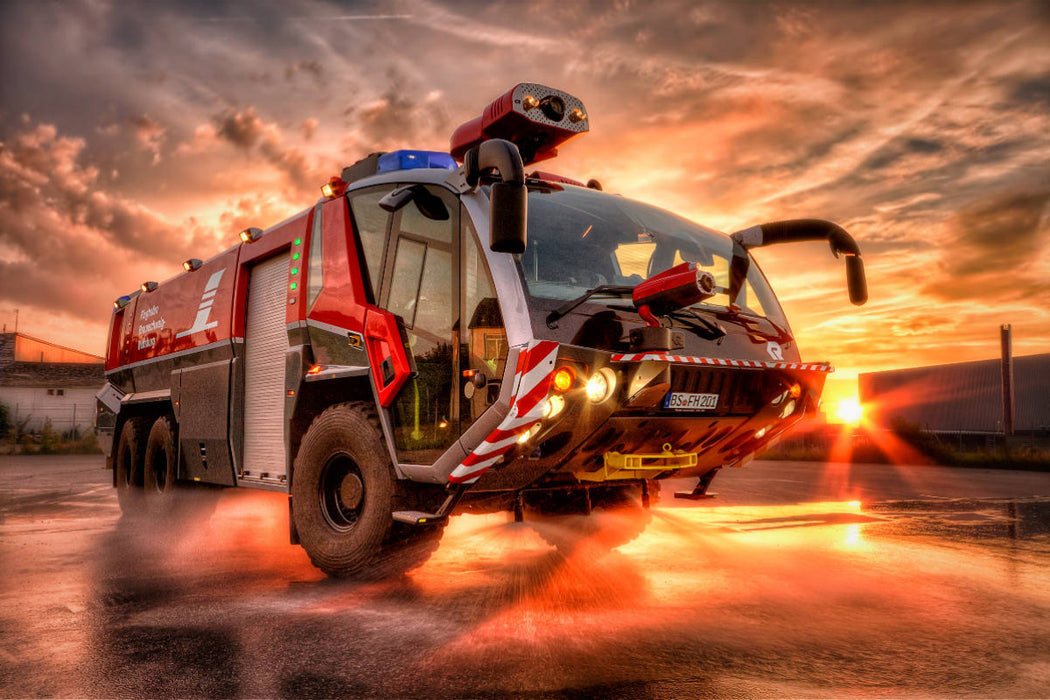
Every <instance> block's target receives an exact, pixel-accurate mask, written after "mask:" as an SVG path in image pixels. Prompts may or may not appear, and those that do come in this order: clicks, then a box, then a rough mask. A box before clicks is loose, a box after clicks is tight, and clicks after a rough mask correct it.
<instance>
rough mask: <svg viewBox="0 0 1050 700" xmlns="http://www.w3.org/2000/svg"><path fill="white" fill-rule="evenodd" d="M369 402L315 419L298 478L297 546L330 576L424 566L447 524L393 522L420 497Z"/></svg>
mask: <svg viewBox="0 0 1050 700" xmlns="http://www.w3.org/2000/svg"><path fill="white" fill-rule="evenodd" d="M377 423H378V421H377V419H376V417H375V414H374V412H373V411H372V410H371V408H370V407H369V406H368V405H367V404H360V403H352V404H339V405H336V406H332V407H330V408H328V409H327V410H325V411H324V412H323V413H321V415H319V416H318V417H317V418H316V419H314V422H313V424H312V425H311V426H310V429H309V430H308V431H307V433H306V436H305V438H304V439H303V443H302V445H301V446H300V448H299V453H298V455H296V459H295V469H294V471H293V473H292V512H293V517H294V519H295V528H296V531H297V533H298V535H299V542H300V544H302V546H303V548H304V549H305V550H306V553H307V554H308V555H309V556H310V561H312V562H313V564H314V566H316V567H317V568H319V569H321V570H322V571H324V572H325V573H326V574H328V575H329V576H336V577H344V576H354V577H358V578H361V577H364V578H377V577H384V576H389V575H396V574H400V573H403V572H405V571H407V570H409V569H411V568H414V567H416V566H419V565H420V564H422V563H423V562H424V561H426V559H427V558H428V557H429V556H430V554H431V553H432V552H433V551H434V550H435V549H436V548H437V545H438V541H439V540H440V538H441V534H442V530H443V528H442V527H441V526H428V527H415V526H407V525H403V524H401V523H395V522H394V521H393V518H392V513H393V511H395V510H404V509H413V508H415V507H416V506H418V505H421V504H419V503H418V500H419V495H420V494H419V492H418V491H416V490H414V489H413V485H411V484H408V483H405V482H400V481H399V480H398V479H397V478H396V476H395V474H394V469H393V466H392V465H391V464H390V459H389V458H388V456H387V450H386V446H385V444H384V443H383V439H382V435H381V434H380V432H379V429H378V427H377Z"/></svg>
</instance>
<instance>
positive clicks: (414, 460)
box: [362, 187, 459, 464]
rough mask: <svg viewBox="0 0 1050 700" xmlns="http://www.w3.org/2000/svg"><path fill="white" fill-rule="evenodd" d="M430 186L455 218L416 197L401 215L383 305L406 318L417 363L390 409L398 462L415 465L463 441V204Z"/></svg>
mask: <svg viewBox="0 0 1050 700" xmlns="http://www.w3.org/2000/svg"><path fill="white" fill-rule="evenodd" d="M428 191H431V192H432V194H434V195H436V196H438V197H440V198H441V200H442V202H444V203H445V206H446V207H447V208H448V210H449V214H450V215H449V216H448V217H447V218H445V219H444V220H437V219H428V218H427V217H425V216H423V214H422V212H421V211H420V209H419V207H418V206H417V205H416V203H415V202H409V203H408V204H406V205H405V206H404V207H402V208H401V209H399V210H398V211H397V212H396V213H395V214H394V219H393V226H392V228H391V231H392V233H391V236H392V237H393V240H392V241H391V243H390V248H389V250H390V252H389V255H390V256H392V261H391V263H389V264H388V275H389V280H388V281H387V282H385V283H384V287H385V294H384V298H385V301H384V303H383V306H384V308H386V309H387V310H388V311H390V312H392V313H395V314H397V315H398V316H400V317H401V318H402V320H403V321H404V323H405V329H406V331H407V335H408V346H409V352H411V354H412V358H413V361H414V362H415V366H416V376H415V377H413V378H412V379H411V380H409V381H408V382H407V383H406V384H405V386H404V387H403V388H402V389H401V391H400V393H399V394H398V395H397V398H396V399H395V400H394V403H393V405H392V406H391V411H390V418H391V423H392V424H393V428H394V430H393V432H394V446H395V448H396V450H397V453H398V460H399V461H401V462H404V463H410V464H433V463H434V460H436V459H437V458H438V457H439V456H440V455H441V453H442V452H444V451H445V450H446V449H447V448H448V446H449V445H451V444H452V443H453V442H455V441H456V440H457V439H458V438H459V420H458V414H457V412H456V411H457V405H458V404H457V397H456V395H455V392H454V390H453V387H455V386H456V383H455V380H454V374H455V372H454V369H455V368H454V365H455V357H454V353H453V349H454V348H455V347H456V340H455V338H456V333H455V330H456V329H455V328H454V321H455V319H456V318H457V314H458V310H459V309H458V306H459V305H458V303H457V302H458V300H459V299H458V294H457V293H456V290H455V280H456V276H455V269H454V262H455V260H456V256H457V255H458V252H459V251H458V245H457V244H458V236H456V235H455V234H456V232H458V230H459V222H458V216H456V214H455V212H457V211H458V209H459V205H458V202H456V198H455V196H454V195H453V194H452V193H451V192H447V191H445V190H443V189H442V188H438V187H433V188H430V187H428ZM376 201H378V199H377V200H376ZM362 240H363V239H362ZM366 255H367V252H366Z"/></svg>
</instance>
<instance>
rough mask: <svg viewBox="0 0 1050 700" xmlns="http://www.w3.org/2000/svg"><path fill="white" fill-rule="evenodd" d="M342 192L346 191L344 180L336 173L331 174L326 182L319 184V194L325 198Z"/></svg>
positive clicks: (330, 197)
mask: <svg viewBox="0 0 1050 700" xmlns="http://www.w3.org/2000/svg"><path fill="white" fill-rule="evenodd" d="M344 192H346V182H344V181H343V179H342V178H341V177H339V176H338V175H333V176H332V178H331V179H330V180H329V181H328V182H326V183H325V184H323V185H321V194H323V195H324V196H325V198H326V199H332V198H334V197H338V196H339V195H341V194H343V193H344Z"/></svg>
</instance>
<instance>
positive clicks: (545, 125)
mask: <svg viewBox="0 0 1050 700" xmlns="http://www.w3.org/2000/svg"><path fill="white" fill-rule="evenodd" d="M589 130H590V122H589V121H588V119H587V109H586V108H585V107H584V106H583V102H582V101H580V99H579V98H577V97H573V96H572V95H570V94H569V93H567V92H563V91H561V90H555V89H554V88H550V87H547V86H546V85H540V84H539V83H519V84H518V85H515V86H514V87H513V88H511V89H510V90H508V91H507V92H505V93H504V94H502V95H500V96H499V97H497V98H496V99H495V100H493V101H492V102H491V103H490V104H489V105H488V106H487V107H485V109H484V111H483V112H482V114H481V116H480V117H475V118H474V119H471V120H470V121H468V122H465V123H464V124H461V125H460V126H459V128H457V129H456V130H455V132H453V134H452V139H451V143H450V148H449V151H450V152H451V153H452V156H453V157H454V158H455V159H456V160H457V161H460V162H462V161H463V158H464V155H465V154H466V152H467V151H469V150H470V149H471V148H473V147H474V146H477V145H478V144H480V143H481V142H482V141H486V140H488V139H505V140H507V141H510V142H511V143H513V144H514V145H515V146H517V147H518V150H519V151H521V159H522V162H523V163H525V164H526V165H528V164H529V163H535V162H538V161H541V160H546V159H548V158H553V157H554V156H556V155H557V154H558V146H560V145H561V144H563V143H565V142H566V141H568V140H569V139H570V138H572V137H573V136H576V135H577V134H582V133H583V132H585V131H589Z"/></svg>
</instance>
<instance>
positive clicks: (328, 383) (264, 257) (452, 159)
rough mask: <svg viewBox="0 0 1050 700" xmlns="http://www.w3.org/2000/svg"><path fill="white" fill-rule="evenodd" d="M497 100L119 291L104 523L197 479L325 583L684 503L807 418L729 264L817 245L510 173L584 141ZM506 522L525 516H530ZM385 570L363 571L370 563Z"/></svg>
mask: <svg viewBox="0 0 1050 700" xmlns="http://www.w3.org/2000/svg"><path fill="white" fill-rule="evenodd" d="M588 128H589V127H588V116H587V111H586V109H585V108H584V105H583V103H582V102H581V101H580V100H579V99H577V98H576V97H573V96H572V95H569V94H566V93H564V92H562V91H559V90H554V89H551V88H549V87H545V86H543V85H538V84H534V83H522V84H519V85H517V86H515V87H514V88H512V89H511V90H509V91H508V92H507V93H505V94H503V95H501V96H500V97H499V98H497V99H496V100H495V101H493V102H492V103H491V104H489V105H488V106H487V107H486V108H485V109H484V112H483V113H482V115H481V116H480V117H478V118H476V119H474V120H472V121H469V122H467V123H465V124H463V125H462V126H460V127H459V128H458V129H457V130H456V131H455V133H454V134H453V136H452V139H451V149H450V153H437V152H427V151H396V152H391V153H373V154H372V155H370V156H368V157H367V158H364V159H362V160H360V161H358V162H357V163H355V164H354V165H351V166H349V167H347V168H346V169H344V170H343V172H342V174H341V175H340V176H339V177H333V178H332V179H331V181H330V182H329V183H327V184H326V185H324V187H323V188H322V192H323V195H324V196H323V197H322V198H321V199H320V200H319V201H318V202H317V203H316V204H315V205H314V206H312V207H310V208H309V209H307V210H305V211H303V212H301V213H300V214H297V215H296V216H294V217H292V218H290V219H288V220H287V221H284V222H282V223H279V224H277V225H275V226H272V227H271V228H269V229H266V230H260V229H257V228H250V229H247V230H245V231H242V232H241V234H240V238H241V243H240V244H239V245H237V246H235V247H233V248H230V249H229V250H227V251H225V252H223V253H220V254H219V255H216V256H215V257H213V258H211V259H209V260H206V261H201V260H197V259H191V260H187V261H186V262H185V263H183V267H184V268H185V271H184V272H183V273H181V274H179V275H178V276H176V277H174V278H172V279H170V280H168V281H167V282H164V283H163V284H158V283H156V282H146V283H144V284H143V285H142V287H141V289H140V290H138V291H135V292H134V293H132V294H129V295H127V296H122V297H120V298H119V299H118V300H117V301H116V302H115V303H114V307H115V308H114V311H113V317H112V322H111V329H110V335H109V344H108V348H107V353H106V375H107V378H108V383H107V385H106V386H105V388H104V389H103V390H102V391H101V392H100V394H99V397H98V404H99V407H98V420H97V432H98V436H99V440H100V442H101V444H102V447H103V449H104V451H105V452H106V455H107V457H108V459H109V465H110V467H111V468H112V469H113V473H114V483H115V485H116V488H117V493H118V496H119V499H120V503H121V506H122V508H123V509H124V510H125V512H126V513H127V512H134V513H138V514H140V515H143V516H144V517H157V518H159V517H160V516H161V514H162V513H163V512H166V511H167V510H168V509H169V508H170V507H171V504H172V503H175V502H176V501H177V499H178V498H179V497H180V491H183V490H186V489H188V488H189V487H192V486H193V485H194V484H196V483H202V484H212V485H220V486H243V487H249V488H257V489H269V490H275V491H280V492H284V493H287V494H288V498H289V513H290V531H291V537H292V542H293V543H299V544H301V545H302V546H303V547H304V548H305V549H306V551H307V553H308V554H309V556H310V558H311V560H312V561H313V562H314V564H315V565H316V566H318V567H319V568H321V569H322V570H323V571H325V572H327V573H328V574H330V575H333V576H348V575H368V574H372V573H375V572H376V571H386V570H391V569H394V570H404V569H406V568H409V567H411V566H414V565H416V564H418V563H419V562H421V561H422V560H423V559H425V558H426V557H427V556H428V555H429V553H430V552H431V551H432V550H433V549H434V548H435V547H436V546H437V542H438V539H439V538H440V536H441V533H442V530H443V527H444V525H445V523H446V521H447V519H448V517H449V516H450V515H452V514H454V513H459V512H467V511H470V512H493V511H498V510H507V511H511V512H513V513H514V514H515V515H516V516H517V518H518V519H521V518H522V517H523V516H524V514H526V513H536V514H537V515H538V516H543V515H550V514H564V513H568V512H583V513H589V512H590V511H591V510H592V509H602V508H613V507H627V508H631V507H634V508H639V509H641V508H643V507H647V506H648V503H649V496H650V492H651V490H652V489H653V488H654V486H655V485H657V484H658V482H659V481H660V480H662V479H666V478H668V477H672V476H675V477H683V476H692V477H696V479H697V484H696V487H695V488H694V489H693V490H692V492H682V493H679V494H676V495H677V496H681V497H687V498H702V497H704V496H705V495H707V487H708V485H709V484H710V482H711V479H712V478H713V477H714V475H715V474H716V473H717V472H718V470H719V469H721V468H723V467H726V466H737V465H740V464H742V463H743V462H744V461H745V460H747V459H749V458H750V457H751V455H753V454H754V452H755V451H756V450H759V449H761V448H762V447H763V446H765V445H767V444H768V443H769V441H770V440H772V439H773V438H774V437H776V436H777V435H779V434H781V433H783V432H784V430H786V429H787V428H788V427H789V426H790V425H792V424H793V423H795V422H796V421H798V420H799V419H800V418H801V417H802V415H803V414H804V413H805V412H807V411H812V410H814V409H815V407H816V406H817V402H818V399H819V396H820V392H821V389H822V387H823V384H824V379H825V376H826V373H828V372H831V371H832V368H831V367H830V366H829V365H828V364H826V363H803V362H801V361H800V359H799V355H798V351H797V349H796V346H795V342H794V339H793V337H792V335H791V331H790V330H789V327H788V323H787V320H786V319H785V318H784V315H783V312H782V311H781V308H780V306H779V304H778V303H777V300H776V297H775V296H774V294H773V291H772V290H771V289H770V287H769V284H768V283H767V282H766V280H765V278H764V277H763V275H762V273H761V272H760V271H759V269H758V266H757V265H756V264H755V261H754V260H753V259H752V257H751V256H750V254H749V252H748V249H749V248H753V247H756V246H762V245H769V244H773V243H780V242H787V241H803V240H824V241H827V242H829V243H830V245H831V249H832V252H833V253H834V254H835V255H836V256H838V255H840V254H841V255H844V256H845V258H846V269H847V273H848V274H847V277H848V281H849V291H850V297H851V300H852V301H853V302H854V303H855V304H861V303H864V301H865V299H866V295H867V292H866V287H865V282H864V272H863V265H862V263H861V258H860V251H859V249H858V247H857V245H856V243H855V242H854V241H853V239H852V238H851V237H850V236H849V234H847V233H846V232H845V231H844V230H843V229H842V228H840V227H838V226H837V225H835V224H832V223H829V222H826V221H819V220H795V221H780V222H775V223H766V224H762V225H758V226H753V227H751V228H747V229H744V230H742V231H738V232H736V233H734V234H732V235H726V234H723V233H719V232H718V231H714V230H712V229H709V228H705V227H703V226H699V225H697V224H695V223H692V222H690V221H687V220H685V219H682V218H679V217H678V216H675V215H674V214H671V213H669V212H667V211H663V210H661V209H658V208H655V207H652V206H648V205H646V204H642V203H639V202H635V201H632V200H630V199H626V198H624V197H621V196H614V195H610V194H606V193H604V192H602V188H601V185H600V184H599V183H597V182H596V181H593V180H592V181H590V182H588V183H586V184H583V183H580V182H576V181H574V180H571V179H569V178H566V177H563V176H560V175H554V174H551V173H547V172H540V171H536V172H532V173H530V174H526V166H528V165H530V164H532V163H535V162H538V161H541V160H545V159H549V158H551V157H553V156H554V155H555V154H556V153H557V148H558V147H559V145H561V144H562V143H563V142H564V141H565V140H567V139H569V138H571V137H573V136H575V135H577V134H580V133H583V132H585V131H587V130H588ZM530 517H531V516H530ZM388 567H389V569H388Z"/></svg>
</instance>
